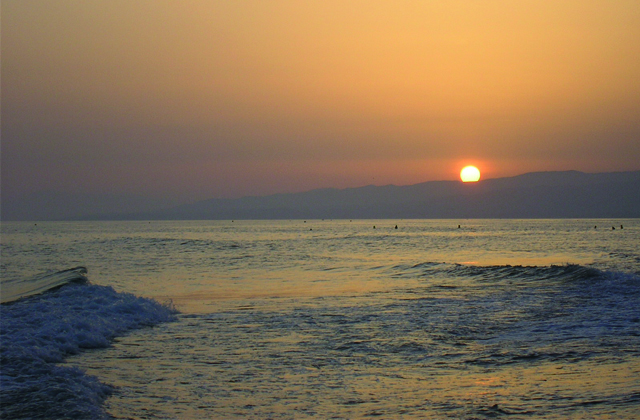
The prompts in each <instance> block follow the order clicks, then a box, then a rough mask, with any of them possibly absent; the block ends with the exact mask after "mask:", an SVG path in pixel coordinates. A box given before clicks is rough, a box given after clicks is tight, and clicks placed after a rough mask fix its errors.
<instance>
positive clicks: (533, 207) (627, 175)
mask: <svg viewBox="0 0 640 420" xmlns="http://www.w3.org/2000/svg"><path fill="white" fill-rule="evenodd" d="M120 217H122V216H120ZM124 217H125V218H131V219H185V220H186V219H356V218H357V219H388V218H393V219H413V218H633V217H640V171H633V172H609V173H583V172H578V171H562V172H534V173H527V174H523V175H519V176H514V177H508V178H495V179H487V180H483V181H480V182H476V183H462V182H460V181H429V182H423V183H420V184H415V185H408V186H395V185H386V186H373V185H370V186H365V187H359V188H347V189H334V188H326V189H317V190H312V191H308V192H302V193H292V194H274V195H269V196H261V197H244V198H239V199H211V200H205V201H199V202H196V203H192V204H186V205H181V206H176V207H171V208H166V209H161V210H156V211H151V212H144V213H136V214H129V215H124Z"/></svg>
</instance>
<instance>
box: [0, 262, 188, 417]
mask: <svg viewBox="0 0 640 420" xmlns="http://www.w3.org/2000/svg"><path fill="white" fill-rule="evenodd" d="M86 273H87V270H86V268H84V267H76V268H73V269H69V270H63V271H58V272H55V273H48V274H44V275H40V276H36V277H34V278H31V279H29V280H27V281H26V283H28V284H27V285H25V286H24V287H22V288H16V289H14V290H15V291H17V290H21V291H22V292H21V293H22V294H21V293H17V292H14V293H13V294H9V295H8V296H4V293H5V290H4V287H3V301H5V298H6V299H7V300H6V301H5V303H3V304H2V306H1V309H2V317H1V318H0V331H1V333H2V343H1V344H0V364H1V366H2V385H1V391H2V399H1V400H2V401H1V403H0V414H1V417H2V418H25V417H26V418H94V419H102V418H109V417H108V416H107V415H106V414H105V413H104V412H103V410H102V408H101V404H102V403H103V402H104V400H105V399H106V398H107V397H108V396H109V395H110V393H111V392H112V388H111V387H110V386H108V385H105V384H103V383H101V382H100V381H98V379H96V378H94V377H91V376H88V375H86V374H85V373H84V372H83V371H82V370H80V369H77V368H74V367H68V366H64V365H61V363H63V362H64V361H65V359H66V357H68V356H69V355H73V354H78V353H80V352H83V351H86V350H88V349H97V348H105V347H108V346H109V345H110V344H111V342H112V341H113V339H114V338H116V337H118V336H121V335H122V334H124V333H126V332H127V331H130V330H133V329H138V328H143V327H150V326H153V325H157V324H159V323H162V322H169V321H172V320H174V319H175V315H176V311H175V309H173V308H172V307H171V306H170V305H163V304H160V303H158V302H156V301H154V300H151V299H146V298H142V297H138V296H135V295H133V294H130V293H121V292H117V291H115V290H114V289H113V288H112V287H109V286H98V285H93V284H90V283H89V282H88V280H87V278H86V276H85V274H86ZM9 298H11V300H9Z"/></svg>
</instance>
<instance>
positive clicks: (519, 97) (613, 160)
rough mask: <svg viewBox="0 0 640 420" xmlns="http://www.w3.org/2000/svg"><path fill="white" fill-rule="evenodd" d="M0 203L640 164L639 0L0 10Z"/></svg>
mask: <svg viewBox="0 0 640 420" xmlns="http://www.w3.org/2000/svg"><path fill="white" fill-rule="evenodd" d="M1 13H2V26H1V28H2V40H1V41H2V193H3V196H4V197H5V198H6V197H8V196H10V197H14V196H18V195H20V194H26V193H31V192H37V191H49V190H51V191H60V192H72V193H74V192H99V193H127V194H129V193H131V194H141V195H151V196H157V197H160V196H166V197H178V198H181V199H190V200H193V199H204V198H213V197H239V196H244V195H254V194H256V195H263V194H268V193H274V192H294V191H303V190H308V189H312V188H318V187H340V188H343V187H356V186H362V185H368V184H376V185H384V184H391V183H393V184H398V185H405V184H413V183H418V182H423V181H428V180H443V179H457V177H458V173H459V171H460V169H461V168H462V166H464V165H466V164H476V165H477V166H478V167H479V168H480V169H481V170H482V172H483V177H484V178H488V177H489V178H491V177H501V176H510V175H517V174H520V173H524V172H529V171H541V170H569V169H577V170H582V171H586V172H602V171H619V170H638V169H640V1H638V0H628V1H623V0H574V1H572V0H565V1H563V0H549V1H545V0H531V1H529V0H505V1H491V0H484V1H476V0H461V1H456V0H431V1H416V0H411V1H372V0H366V1H349V0H339V1H330V0H321V1H307V0H302V1H301V0H294V1H280V0H269V1H264V0H258V1H242V0H233V1H213V0H202V1H200V0H173V1H172V0H164V1H162V0H148V1H147V0H78V1H68V0H50V1H44V0H3V1H2V10H1Z"/></svg>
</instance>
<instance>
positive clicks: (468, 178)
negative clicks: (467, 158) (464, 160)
mask: <svg viewBox="0 0 640 420" xmlns="http://www.w3.org/2000/svg"><path fill="white" fill-rule="evenodd" d="M460 179H461V180H462V182H477V181H478V180H479V179H480V170H479V169H478V168H476V167H475V166H465V167H464V168H462V170H461V171H460Z"/></svg>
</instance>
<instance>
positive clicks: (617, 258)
mask: <svg viewBox="0 0 640 420" xmlns="http://www.w3.org/2000/svg"><path fill="white" fill-rule="evenodd" d="M1 229H2V232H1V233H2V237H1V241H2V251H1V252H2V254H1V275H2V284H1V286H2V289H1V290H2V293H3V294H5V293H6V294H7V296H9V293H10V292H11V291H12V290H17V289H15V288H16V287H17V285H22V287H24V288H27V289H28V288H29V287H32V286H33V287H32V288H37V286H38V283H39V282H41V281H42V280H41V279H42V277H34V276H37V275H39V274H41V273H43V272H55V271H60V270H65V269H69V268H72V267H76V266H84V267H86V268H87V270H88V273H87V274H86V276H87V278H88V279H89V283H86V284H83V283H75V282H74V283H70V284H68V285H63V286H62V287H59V288H57V289H55V290H51V291H48V292H46V293H42V294H38V295H32V296H28V297H24V298H22V299H19V300H17V301H13V302H10V303H5V304H3V305H2V306H1V307H0V308H1V317H0V320H1V322H0V326H1V334H2V337H1V342H0V346H1V350H2V352H1V363H2V365H1V384H0V385H1V395H0V408H1V410H0V414H1V416H2V418H15V419H18V418H56V419H57V418H77V419H85V418H86V419H100V418H104V419H109V418H117V419H233V418H236V419H269V418H271V419H304V418H322V419H354V418H355V419H357V418H385V419H387V418H389V419H391V418H394V419H395V418H407V419H410V418H433V419H441V418H443V419H446V418H454V419H494V418H505V419H506V418H508V419H538V418H544V419H567V418H572V419H636V418H638V413H640V220H639V219H619V220H602V219H598V220H584V219H581V220H353V221H350V220H306V221H304V220H292V221H238V220H236V221H231V220H229V221H188V222H187V221H185V222H180V221H171V222H157V221H153V222H38V223H17V222H16V223H11V222H7V223H5V222H3V223H2V226H1ZM20 290H22V289H20Z"/></svg>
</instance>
